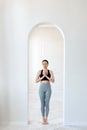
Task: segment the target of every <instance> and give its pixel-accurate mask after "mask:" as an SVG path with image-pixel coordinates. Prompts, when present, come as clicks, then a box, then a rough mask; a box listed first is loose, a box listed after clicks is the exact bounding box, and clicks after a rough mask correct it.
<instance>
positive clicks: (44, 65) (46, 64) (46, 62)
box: [42, 59, 49, 69]
mask: <svg viewBox="0 0 87 130" xmlns="http://www.w3.org/2000/svg"><path fill="white" fill-rule="evenodd" d="M48 64H49V62H48V60H46V59H45V60H42V65H43V68H44V69H46V68H47V67H48Z"/></svg>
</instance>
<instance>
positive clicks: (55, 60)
mask: <svg viewBox="0 0 87 130" xmlns="http://www.w3.org/2000/svg"><path fill="white" fill-rule="evenodd" d="M28 44H29V45H28V52H29V53H28V61H29V63H28V122H29V123H34V122H37V123H39V122H40V120H41V113H40V99H39V94H38V89H39V83H38V84H37V83H35V76H36V73H37V71H38V70H40V69H42V66H41V61H42V60H43V59H47V60H48V61H49V67H48V68H49V69H51V70H53V72H54V76H55V83H52V84H51V88H52V95H51V100H50V112H49V121H50V122H52V123H54V124H55V123H57V124H58V123H63V120H64V88H65V37H64V33H63V31H62V30H61V29H60V28H59V27H58V26H57V25H54V24H50V23H40V24H37V25H36V26H34V27H33V28H32V30H31V32H30V34H29V40H28Z"/></svg>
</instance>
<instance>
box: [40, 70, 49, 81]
mask: <svg viewBox="0 0 87 130" xmlns="http://www.w3.org/2000/svg"><path fill="white" fill-rule="evenodd" d="M47 76H48V77H49V78H50V77H51V74H50V71H49V70H48V74H47ZM39 77H40V78H41V77H43V70H41V73H40V75H39ZM42 80H48V79H47V78H46V77H44V78H43V79H42ZM42 80H41V81H42Z"/></svg>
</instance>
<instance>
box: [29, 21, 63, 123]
mask: <svg viewBox="0 0 87 130" xmlns="http://www.w3.org/2000/svg"><path fill="white" fill-rule="evenodd" d="M40 25H51V26H54V27H56V28H57V29H58V31H60V33H61V35H62V37H63V41H64V42H63V43H64V46H63V47H64V55H63V57H64V65H63V68H64V69H63V70H64V71H63V124H64V113H65V100H64V99H65V35H64V32H63V31H62V29H61V28H60V27H59V26H58V25H56V24H54V23H50V22H41V23H38V24H35V25H34V26H33V27H32V28H31V30H30V32H29V35H28V42H27V52H28V53H27V123H28V124H30V122H29V40H30V36H31V34H32V32H33V30H34V29H36V28H37V27H39V26H40Z"/></svg>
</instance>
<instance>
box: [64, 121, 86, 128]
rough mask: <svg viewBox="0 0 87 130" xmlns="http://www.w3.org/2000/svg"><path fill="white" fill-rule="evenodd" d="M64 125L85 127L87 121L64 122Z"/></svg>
mask: <svg viewBox="0 0 87 130" xmlns="http://www.w3.org/2000/svg"><path fill="white" fill-rule="evenodd" d="M63 125H64V126H76V127H87V122H64V123H63Z"/></svg>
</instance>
